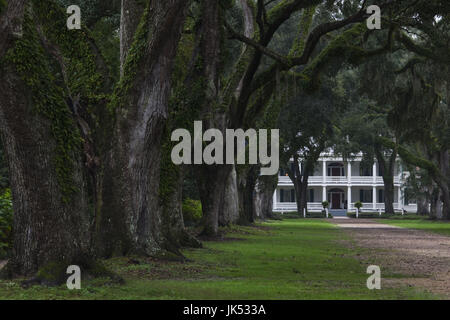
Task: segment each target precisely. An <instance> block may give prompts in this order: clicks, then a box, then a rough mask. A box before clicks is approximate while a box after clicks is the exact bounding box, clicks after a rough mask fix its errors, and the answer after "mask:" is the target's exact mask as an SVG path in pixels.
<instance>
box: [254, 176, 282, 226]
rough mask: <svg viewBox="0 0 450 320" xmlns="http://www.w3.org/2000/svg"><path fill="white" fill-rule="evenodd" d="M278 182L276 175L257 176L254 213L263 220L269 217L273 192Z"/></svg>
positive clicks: (270, 215)
mask: <svg viewBox="0 0 450 320" xmlns="http://www.w3.org/2000/svg"><path fill="white" fill-rule="evenodd" d="M277 184H278V175H273V176H259V177H258V182H257V185H256V197H255V215H256V217H258V218H260V219H262V220H265V219H270V218H271V217H272V216H273V215H272V209H273V193H274V192H275V190H276V188H277Z"/></svg>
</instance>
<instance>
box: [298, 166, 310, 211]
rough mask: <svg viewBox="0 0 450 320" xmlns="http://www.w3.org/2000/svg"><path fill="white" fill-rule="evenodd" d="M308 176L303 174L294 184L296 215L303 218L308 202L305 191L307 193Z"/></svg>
mask: <svg viewBox="0 0 450 320" xmlns="http://www.w3.org/2000/svg"><path fill="white" fill-rule="evenodd" d="M308 178H309V177H308V176H305V175H304V174H303V175H302V176H299V177H297V178H296V179H295V182H294V190H295V196H296V202H297V213H298V214H299V215H301V216H303V212H304V211H305V212H308V200H307V191H308Z"/></svg>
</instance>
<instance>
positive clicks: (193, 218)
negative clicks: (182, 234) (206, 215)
mask: <svg viewBox="0 0 450 320" xmlns="http://www.w3.org/2000/svg"><path fill="white" fill-rule="evenodd" d="M183 218H184V223H185V224H186V225H195V224H197V223H199V222H200V220H201V218H202V204H201V202H200V201H199V200H192V199H189V198H188V199H184V201H183Z"/></svg>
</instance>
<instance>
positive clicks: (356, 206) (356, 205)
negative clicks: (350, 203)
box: [355, 201, 363, 211]
mask: <svg viewBox="0 0 450 320" xmlns="http://www.w3.org/2000/svg"><path fill="white" fill-rule="evenodd" d="M362 207H363V204H362V202H361V201H357V202H355V208H358V210H359V211H361V208H362Z"/></svg>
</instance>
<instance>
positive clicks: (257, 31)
mask: <svg viewBox="0 0 450 320" xmlns="http://www.w3.org/2000/svg"><path fill="white" fill-rule="evenodd" d="M369 2H371V1H358V0H355V1H331V0H278V1H273V0H235V1H232V0H164V1H159V0H122V1H121V3H119V1H112V2H111V6H115V7H117V8H118V9H119V10H120V29H119V30H118V32H119V36H120V47H119V48H118V50H117V51H118V52H117V55H118V56H119V57H120V60H119V61H120V62H119V65H118V66H117V69H118V70H111V69H112V68H111V67H112V66H111V63H110V61H109V60H108V59H107V58H105V56H104V54H103V52H102V49H104V48H101V46H100V45H99V44H98V43H97V42H96V39H95V37H94V36H93V34H92V32H91V31H90V30H89V28H88V26H86V25H84V22H83V25H82V29H81V30H67V27H66V19H67V14H66V12H65V8H64V7H63V6H62V5H61V1H52V0H6V1H5V0H0V134H1V139H2V145H3V149H4V153H5V158H6V162H7V164H8V168H9V179H10V185H11V190H12V197H13V208H14V248H13V252H12V255H11V258H10V260H9V262H8V265H7V267H6V268H4V269H3V270H2V272H3V275H6V276H18V275H26V276H31V275H34V274H36V273H37V275H38V277H45V275H46V274H48V273H53V274H55V273H56V274H60V273H62V272H64V271H65V268H66V267H67V266H68V265H70V264H78V265H80V266H81V267H82V268H84V269H86V270H91V272H93V273H95V272H99V271H98V269H101V268H100V267H98V265H97V263H96V262H95V261H96V259H97V258H104V257H106V258H107V257H111V256H114V255H128V254H138V255H148V256H153V257H160V258H167V257H169V258H177V257H178V258H181V254H180V252H179V248H181V247H185V246H193V247H198V246H201V243H200V242H199V241H198V240H197V239H196V238H195V237H194V236H193V235H191V234H190V233H189V232H187V230H186V229H185V227H184V222H183V216H182V211H181V201H182V192H183V179H184V176H185V174H186V170H187V168H186V166H181V167H179V166H175V165H174V164H173V163H172V162H171V159H170V152H171V149H172V147H173V145H174V143H173V142H172V141H171V140H170V134H171V132H172V131H173V130H174V129H175V128H187V129H190V130H192V126H193V121H194V120H202V121H203V128H204V130H206V129H209V128H217V129H219V130H221V131H222V132H224V131H225V129H227V128H232V129H237V128H242V129H244V130H246V129H248V128H276V127H277V126H279V124H278V118H279V115H280V113H282V112H283V109H284V108H286V106H287V105H288V104H289V102H291V101H293V99H300V100H301V99H302V96H304V97H306V96H307V95H312V94H317V93H318V92H321V91H320V88H321V86H322V81H321V80H322V77H324V78H327V79H328V78H333V74H335V73H336V72H338V69H339V68H340V66H341V65H345V64H351V65H355V66H356V65H360V64H362V63H364V62H366V61H370V60H371V59H372V58H373V57H378V56H380V55H383V54H385V53H386V52H390V51H392V50H394V46H396V45H401V46H403V47H404V48H406V49H407V50H410V51H411V52H414V53H415V54H417V56H420V57H423V59H434V60H433V61H435V63H436V65H438V64H439V63H443V64H445V65H448V61H442V59H444V60H445V59H448V55H447V57H446V56H445V52H437V53H436V54H435V53H434V52H433V53H432V55H433V57H428V56H427V54H428V55H430V54H431V53H429V46H427V45H426V44H423V43H416V42H415V41H413V40H412V39H411V38H410V37H408V34H407V33H405V31H403V30H402V26H403V25H405V26H409V25H408V23H411V24H414V23H415V22H414V21H412V20H411V19H412V17H415V16H417V15H416V13H417V12H418V11H420V10H422V9H423V6H428V5H429V7H431V9H427V10H429V12H427V14H428V15H433V14H434V15H436V14H440V13H442V11H441V10H443V9H442V6H443V5H445V3H443V2H440V1H435V2H433V1H426V2H425V1H412V0H411V1H407V0H405V1H374V2H375V3H377V4H378V5H379V6H380V7H381V8H382V12H383V29H382V30H377V31H373V30H372V31H370V30H368V29H367V27H366V24H365V20H366V19H367V18H368V14H367V13H366V8H367V6H368V5H369ZM431 4H433V5H431ZM404 8H408V9H407V10H405V9H404ZM408 19H410V20H408ZM445 19H447V20H448V17H446V18H445ZM416 23H417V21H416ZM289 24H290V25H289ZM293 24H294V25H295V26H294V28H295V30H296V32H293V33H291V34H292V36H291V37H288V38H287V40H286V39H284V40H286V41H285V42H287V43H288V44H286V43H283V41H282V40H280V37H281V36H282V35H283V32H286V28H287V27H290V28H291V29H290V30H292V25H293ZM423 25H424V26H417V25H415V24H414V25H413V26H412V27H414V28H419V29H420V27H423V29H424V30H423V32H424V33H426V34H428V33H427V32H430V33H431V32H432V31H430V30H428V29H426V26H428V21H425V22H424V23H423ZM283 28H285V29H284V30H283ZM435 38H436V37H435V36H433V35H430V41H440V38H438V39H435ZM280 43H283V44H280ZM437 45H440V44H438V43H436V46H437ZM447 45H448V43H447ZM119 51H120V52H119ZM447 53H448V48H447ZM434 55H436V57H434ZM113 67H114V65H113ZM429 67H430V68H431V67H432V66H429ZM330 68H331V69H333V70H329V69H330ZM405 68H406V67H405ZM406 69H408V68H406ZM411 81H413V79H411ZM323 82H327V81H323ZM323 90H324V91H322V92H329V89H323ZM417 90H425V89H424V88H417ZM417 94H418V95H420V93H417ZM372 98H373V99H374V100H376V97H372ZM311 99H313V98H310V100H311ZM323 99H326V98H323ZM380 103H382V102H380ZM318 104H320V102H319V103H318ZM312 105H313V106H314V104H312ZM308 112H309V113H311V114H314V110H310V111H308ZM308 112H305V114H308ZM318 121H319V120H318ZM332 121H336V119H335V118H333V117H330V118H329V119H326V121H325V124H324V125H323V127H322V126H321V127H320V128H322V129H320V128H316V129H318V130H315V131H314V130H312V131H309V132H308V133H306V134H309V135H314V136H317V139H318V141H319V143H320V146H319V148H317V150H316V151H315V152H314V155H313V156H314V157H316V156H317V152H319V153H320V149H321V148H325V147H327V146H329V142H328V141H323V144H322V143H321V142H320V141H321V140H320V139H321V137H325V134H330V132H331V130H334V127H333V126H332V125H331V122H332ZM308 124H309V125H310V124H311V122H310V123H305V125H308ZM447 128H448V127H447ZM443 130H446V129H443ZM430 138H432V137H430ZM314 139H315V138H314ZM386 140H388V141H385V140H382V142H383V143H384V145H385V146H386V148H387V147H389V146H391V145H390V144H392V143H394V146H393V148H395V150H396V151H397V152H398V153H399V154H400V155H402V156H403V155H405V156H406V155H409V158H408V159H409V160H410V162H411V163H416V164H415V165H417V166H418V167H421V168H423V169H424V170H428V171H429V173H430V175H432V177H433V179H435V180H434V181H436V183H437V184H438V186H439V188H440V190H441V194H442V193H445V192H447V194H446V195H443V197H444V203H445V206H446V209H445V210H447V212H448V210H450V206H449V204H448V186H449V183H448V172H449V171H448V144H447V149H446V151H445V152H444V154H443V155H441V156H440V158H439V159H441V158H442V159H443V160H442V161H444V164H442V161H441V162H439V161H438V160H436V161H438V162H436V163H435V162H433V161H434V160H433V159H435V158H436V156H435V155H433V156H432V157H433V158H432V159H428V158H426V154H427V153H426V152H427V151H426V150H424V151H423V153H424V154H423V157H420V156H417V155H415V153H414V152H412V151H411V150H412V149H411V146H412V145H413V144H412V143H411V141H405V143H408V144H407V147H403V146H402V147H397V141H396V140H389V139H386ZM305 141H306V140H305ZM420 142H421V143H422V145H428V144H427V142H426V141H425V140H424V141H420ZM417 143H419V142H417ZM281 147H282V148H283V146H281ZM391 147H392V146H391ZM429 152H431V151H429ZM288 158H289V157H288ZM294 159H295V157H294ZM445 161H447V162H446V164H445ZM312 162H313V161H311V163H312ZM439 165H440V167H439ZM306 168H308V166H306ZM189 169H192V170H193V172H194V175H193V176H194V177H195V179H196V184H197V187H198V190H199V195H200V199H201V203H202V208H203V220H202V232H201V234H200V235H201V236H204V237H216V236H217V235H218V233H219V226H225V225H228V224H232V223H242V224H246V223H251V222H253V221H254V219H255V216H259V217H261V218H265V217H268V216H269V215H270V213H271V206H272V204H271V201H272V194H273V190H274V189H275V187H276V183H277V180H276V179H277V177H276V176H261V177H260V176H259V169H260V168H259V166H255V165H245V166H240V165H236V166H233V165H211V166H208V165H196V166H193V168H189ZM308 170H309V169H308ZM307 172H310V171H307ZM309 174H310V173H309ZM305 182H306V185H307V177H306V179H305V178H303V180H302V182H301V183H297V184H295V185H296V190H298V191H297V193H298V197H299V199H306V198H305V190H306V187H305ZM302 183H303V184H302ZM445 188H447V189H445ZM302 190H303V191H302ZM445 197H447V200H446V199H445ZM255 198H256V201H255ZM446 201H447V202H446ZM300 205H301V206H300V207H299V210H300V209H302V208H303V207H304V206H305V205H306V201H305V200H302V201H300ZM447 216H448V215H447ZM92 270H93V271H92Z"/></svg>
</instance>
